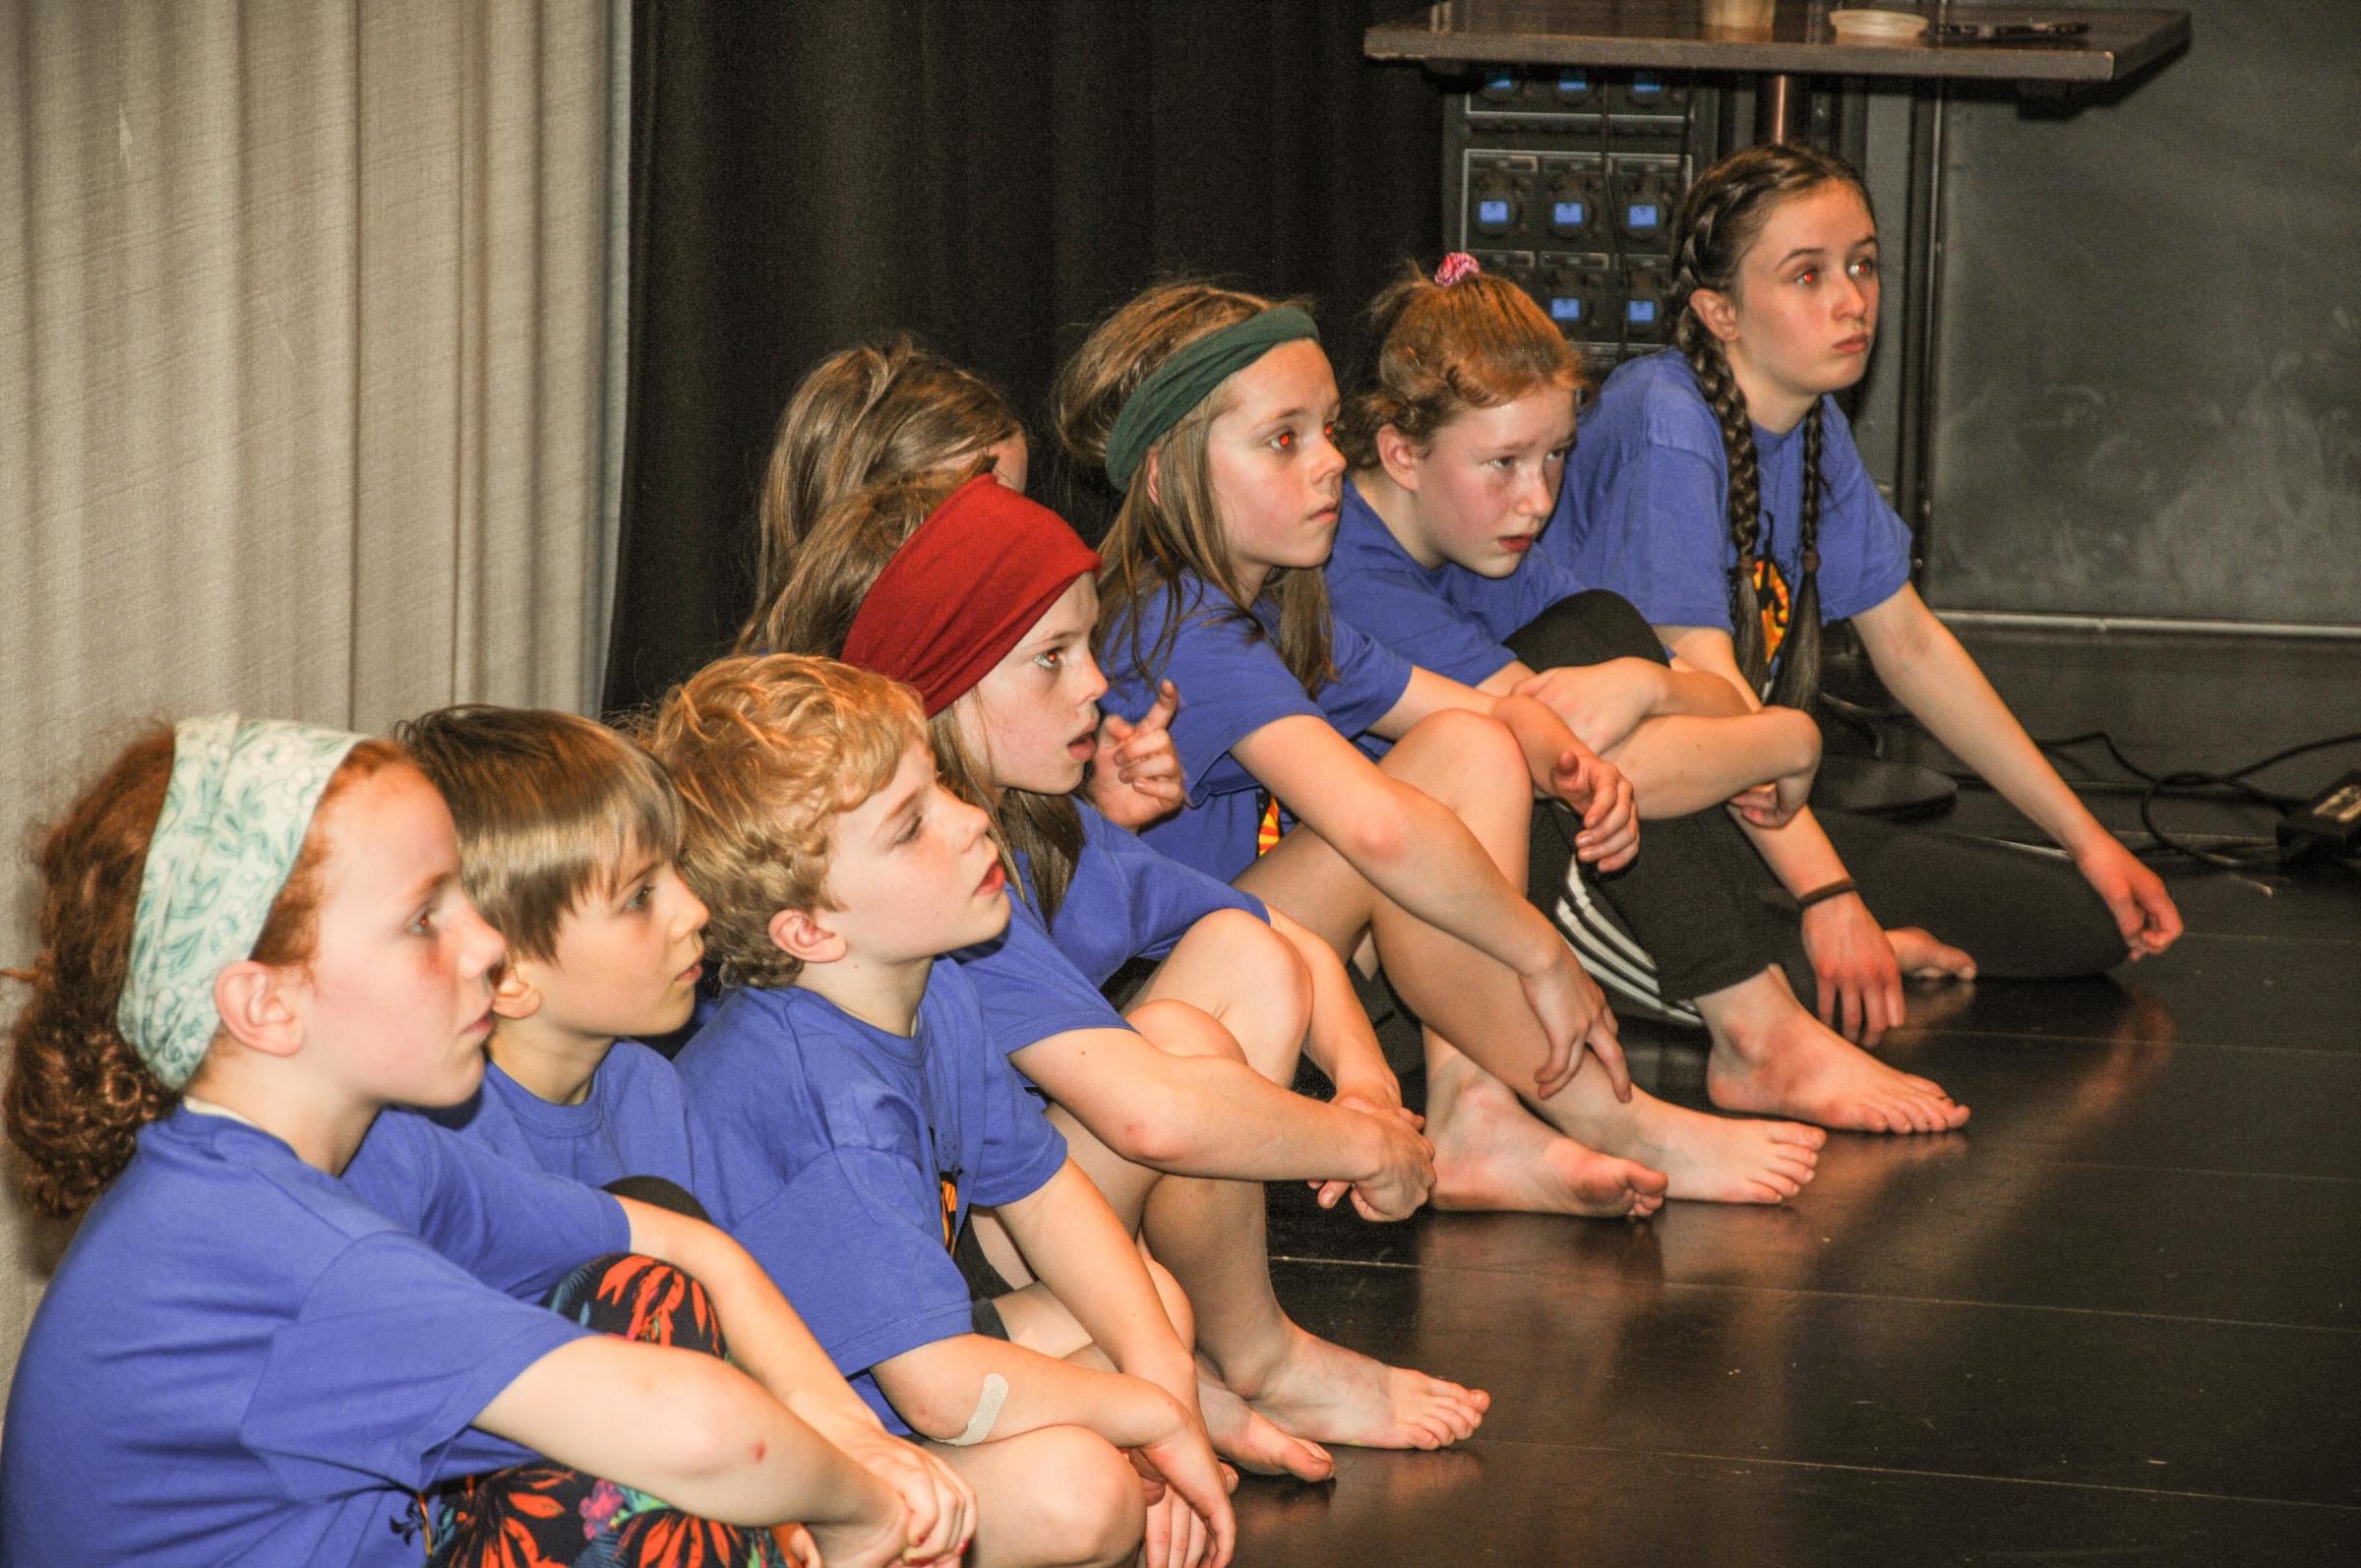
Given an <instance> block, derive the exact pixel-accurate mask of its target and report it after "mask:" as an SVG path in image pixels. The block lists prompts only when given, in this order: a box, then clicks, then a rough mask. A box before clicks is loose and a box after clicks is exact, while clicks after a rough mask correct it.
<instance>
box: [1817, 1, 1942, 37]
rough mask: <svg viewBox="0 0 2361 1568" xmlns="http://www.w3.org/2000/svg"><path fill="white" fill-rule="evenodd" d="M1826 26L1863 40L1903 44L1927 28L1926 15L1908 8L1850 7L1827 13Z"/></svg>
mask: <svg viewBox="0 0 2361 1568" xmlns="http://www.w3.org/2000/svg"><path fill="white" fill-rule="evenodd" d="M1828 25H1829V26H1830V27H1832V28H1834V29H1836V30H1838V31H1839V32H1841V33H1844V34H1845V35H1846V36H1847V37H1849V38H1853V39H1856V40H1858V41H1860V42H1863V43H1903V42H1907V40H1909V39H1911V38H1915V37H1916V36H1918V34H1920V33H1922V32H1924V31H1925V30H1926V18H1924V17H1922V16H1917V15H1915V14H1913V13H1911V12H1908V11H1875V10H1868V9H1863V8H1859V7H1851V8H1847V9H1846V10H1842V11H1831V12H1830V13H1829V14H1828Z"/></svg>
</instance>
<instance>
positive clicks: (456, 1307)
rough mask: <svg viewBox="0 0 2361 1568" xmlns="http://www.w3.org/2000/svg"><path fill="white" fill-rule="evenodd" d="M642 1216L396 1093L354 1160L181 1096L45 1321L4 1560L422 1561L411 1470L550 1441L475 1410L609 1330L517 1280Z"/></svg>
mask: <svg viewBox="0 0 2361 1568" xmlns="http://www.w3.org/2000/svg"><path fill="white" fill-rule="evenodd" d="M356 1174H357V1177H358V1179H355V1178H354V1177H355V1176H356ZM381 1204H382V1205H383V1207H382V1208H381V1207H379V1206H378V1205H381ZM628 1240H629V1228H628V1227H627V1226H626V1224H625V1222H624V1217H623V1211H622V1209H621V1207H620V1206H618V1205H617V1203H616V1201H615V1200H614V1199H613V1198H611V1197H608V1196H607V1195H606V1194H604V1193H600V1192H594V1191H592V1190H591V1189H589V1188H587V1187H583V1186H580V1185H578V1184H576V1183H574V1182H571V1181H561V1180H559V1179H557V1178H555V1177H551V1176H540V1175H537V1174H535V1173H532V1172H527V1171H522V1170H519V1169H517V1168H515V1167H514V1166H511V1165H509V1164H508V1163H507V1162H505V1161H502V1160H499V1159H496V1158H494V1157H493V1156H492V1155H490V1154H488V1153H486V1152H485V1151H483V1150H481V1149H478V1148H476V1147H474V1146H473V1145H471V1144H469V1143H467V1142H466V1141H465V1140H463V1139H460V1138H456V1137H454V1136H452V1135H451V1134H450V1133H448V1132H445V1131H444V1130H442V1129H441V1128H439V1127H435V1126H433V1125H431V1124H430V1123H428V1122H426V1121H425V1120H423V1119H422V1118H420V1117H416V1116H380V1117H378V1120H377V1123H376V1125H375V1126H374V1127H372V1128H371V1130H370V1135H369V1137H368V1139H367V1140H366V1141H365V1142H364V1143H363V1145H362V1153H361V1156H360V1157H357V1158H356V1159H355V1160H354V1162H353V1171H352V1172H348V1173H347V1178H346V1179H345V1180H338V1179H337V1178H336V1177H334V1176H329V1175H327V1174H326V1173H325V1172H321V1171H316V1170H314V1169H312V1168H311V1167H310V1166H307V1165H305V1164H304V1163H303V1162H302V1161H301V1160H299V1159H297V1158H296V1157H295V1153H294V1151H293V1150H291V1149H289V1148H288V1147H287V1145H286V1144H284V1143H282V1142H280V1141H279V1140H278V1139H277V1138H274V1137H272V1135H270V1134H269V1133H267V1132H263V1131H261V1130H259V1129H257V1128H255V1127H251V1126H248V1125H247V1124H245V1123H244V1122H240V1121H237V1120H233V1119H231V1118H229V1117H227V1116H212V1115H208V1114H204V1113H200V1112H196V1111H191V1110H188V1109H187V1108H185V1107H183V1108H181V1109H177V1110H175V1111H173V1112H172V1113H171V1114H170V1115H168V1116H164V1117H163V1118H162V1119H160V1120H158V1121H156V1122H153V1123H151V1125H149V1126H148V1127H146V1128H144V1129H142V1131H141V1133H140V1136H139V1148H138V1152H137V1153H136V1154H135V1155H134V1156H133V1158H132V1161H131V1164H130V1165H129V1166H128V1167H127V1168H126V1169H125V1170H124V1172H123V1174H122V1175H121V1176H117V1177H116V1178H115V1181H114V1184H113V1185H112V1186H110V1187H109V1188H108V1189H107V1190H106V1192H105V1193H104V1195H102V1196H101V1197H100V1198H99V1200H98V1202H97V1204H96V1205H95V1206H94V1207H93V1208H92V1209H91V1214H90V1218H89V1219H88V1220H87V1221H86V1222H85V1223H84V1224H83V1227H82V1230H81V1232H80V1234H79V1235H77V1236H75V1238H74V1244H73V1246H72V1247H70V1248H69V1249H68V1250H67V1253H66V1256H65V1260H64V1262H63V1263H62V1264H61V1265H60V1266H59V1269H58V1272H57V1278H56V1279H55V1280H54V1281H53V1282H52V1283H51V1284H50V1286H49V1291H48V1295H47V1296H46V1297H44V1298H43V1299H42V1301H41V1306H40V1310H39V1312H38V1313H36V1314H35V1315H34V1318H33V1323H32V1331H31V1333H30V1335H29V1336H28V1337H27V1339H26V1341H25V1351H24V1358H23V1359H22V1360H21V1361H20V1362H19V1363H18V1366H17V1377H16V1386H15V1387H14V1388H13V1389H12V1390H11V1391H10V1395H9V1403H8V1442H7V1445H6V1448H5V1450H4V1451H0V1521H5V1525H4V1526H0V1563H8V1564H23V1565H25V1568H33V1565H36V1564H37V1565H40V1568H50V1565H52V1564H60V1563H97V1562H106V1563H117V1562H121V1563H132V1562H136V1563H140V1564H143V1565H150V1568H172V1565H179V1564H201V1563H202V1564H226V1563H237V1564H241V1565H254V1568H270V1565H275V1564H284V1565H287V1568H296V1565H302V1564H321V1563H336V1564H347V1563H354V1564H379V1563H385V1564H392V1563H415V1562H417V1561H419V1560H420V1558H421V1556H422V1554H423V1547H422V1546H421V1545H420V1544H419V1542H418V1540H417V1538H416V1537H415V1535H414V1534H413V1535H412V1536H410V1537H409V1538H407V1539H405V1538H404V1537H403V1536H402V1535H401V1534H400V1533H399V1532H400V1531H401V1530H402V1529H403V1528H404V1527H406V1526H407V1525H408V1524H409V1522H410V1520H411V1515H412V1505H411V1497H410V1494H411V1493H412V1492H414V1491H417V1490H419V1489H421V1488H423V1487H426V1486H429V1485H432V1484H435V1483H437V1482H440V1481H443V1480H448V1479H451V1478H454V1477H458V1476H466V1475H474V1474H480V1473H482V1472H485V1471H489V1470H495V1469H499V1468H501V1467H503V1466H507V1465H514V1464H519V1463H522V1462H524V1461H526V1460H529V1459H531V1458H533V1457H534V1456H532V1455H531V1454H530V1453H528V1452H527V1451H525V1450H524V1449H521V1448H518V1447H516V1446H515V1444H513V1443H508V1442H504V1441H502V1440H501V1439H499V1438H495V1437H493V1436H491V1435H490V1434H488V1433H485V1432H482V1431H479V1430H476V1429H475V1428H473V1427H471V1426H470V1425H469V1424H468V1423H469V1422H470V1421H472V1420H473V1419H474V1418H475V1417H476V1416H477V1415H478V1414H480V1413H481V1412H482V1410H483V1408H484V1407H485V1406H486V1405H488V1404H490V1403H491V1401H492V1399H493V1397H494V1396H495V1395H497V1394H499V1393H500V1392H501V1390H502V1389H504V1388H506V1387H507V1386H508V1385H509V1384H510V1383H511V1382H512V1381H514V1380H515V1378H516V1376H517V1375H518V1374H519V1373H521V1372H522V1371H524V1369H525V1368H526V1367H528V1366H530V1365H532V1364H533V1363H534V1362H535V1361H538V1360H539V1359H540V1358H541V1357H544V1356H546V1355H548V1354H549V1353H550V1352H551V1351H554V1350H556V1349H558V1348H559V1347H560V1346H562V1345H565V1344H568V1343H570V1342H572V1341H573V1340H575V1339H578V1338H580V1337H581V1336H582V1335H583V1334H585V1333H586V1332H588V1331H587V1330H585V1329H583V1328H581V1327H579V1326H578V1325H576V1324H575V1323H572V1322H570V1321H568V1320H567V1319H565V1318H562V1317H559V1316H558V1315H557V1314H556V1313H554V1312H550V1311H547V1310H544V1309H543V1308H541V1307H539V1306H536V1305H533V1304H532V1303H531V1302H530V1301H529V1300H523V1299H518V1298H517V1297H538V1296H540V1295H543V1294H545V1293H546V1292H547V1291H548V1290H549V1289H550V1288H551V1287H553V1286H555V1285H556V1284H557V1282H558V1281H559V1280H561V1279H563V1278H564V1277H565V1276H566V1274H567V1273H569V1272H570V1271H572V1270H573V1269H574V1268H575V1266H577V1265H578V1264H581V1263H583V1262H586V1261H588V1260H589V1259H590V1258H593V1257H596V1256H599V1255H601V1254H603V1253H607V1252H615V1251H620V1250H622V1249H623V1248H624V1247H625V1246H626V1245H627V1244H628Z"/></svg>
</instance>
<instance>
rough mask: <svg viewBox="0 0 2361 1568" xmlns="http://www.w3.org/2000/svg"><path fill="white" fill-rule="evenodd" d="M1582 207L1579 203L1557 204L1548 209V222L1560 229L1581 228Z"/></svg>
mask: <svg viewBox="0 0 2361 1568" xmlns="http://www.w3.org/2000/svg"><path fill="white" fill-rule="evenodd" d="M1582 212H1583V206H1582V204H1581V203H1580V202H1558V203H1554V204H1552V205H1551V207H1550V209H1549V221H1550V222H1552V223H1555V224H1557V225H1558V226H1559V227H1560V228H1580V227H1582Z"/></svg>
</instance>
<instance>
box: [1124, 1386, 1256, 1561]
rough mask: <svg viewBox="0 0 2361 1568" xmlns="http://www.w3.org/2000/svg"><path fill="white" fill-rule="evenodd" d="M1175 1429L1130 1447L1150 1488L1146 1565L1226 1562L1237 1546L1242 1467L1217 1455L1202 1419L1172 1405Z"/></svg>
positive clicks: (1133, 1461)
mask: <svg viewBox="0 0 2361 1568" xmlns="http://www.w3.org/2000/svg"><path fill="white" fill-rule="evenodd" d="M1174 1415H1175V1416H1176V1417H1178V1419H1177V1421H1176V1424H1175V1427H1174V1430H1173V1432H1172V1435H1170V1436H1169V1437H1165V1438H1163V1439H1160V1440H1159V1441H1157V1442H1153V1443H1148V1444H1145V1445H1143V1446H1141V1447H1139V1448H1135V1449H1132V1450H1130V1451H1129V1458H1130V1460H1131V1466H1132V1468H1133V1469H1134V1470H1136V1471H1138V1472H1139V1476H1140V1480H1141V1482H1142V1484H1143V1485H1144V1486H1145V1487H1146V1488H1147V1497H1148V1532H1147V1540H1146V1542H1145V1544H1144V1545H1143V1547H1142V1549H1141V1553H1140V1563H1141V1565H1142V1568H1197V1565H1200V1564H1201V1565H1202V1568H1228V1564H1229V1561H1230V1554H1231V1553H1232V1552H1233V1551H1234V1550H1236V1549H1237V1546H1238V1516H1237V1515H1236V1514H1235V1513H1233V1512H1232V1511H1231V1508H1230V1491H1231V1488H1232V1487H1234V1486H1236V1485H1237V1484H1238V1472H1236V1471H1234V1470H1232V1469H1231V1468H1230V1467H1229V1466H1227V1465H1225V1464H1223V1463H1222V1462H1221V1461H1220V1460H1218V1459H1216V1458H1214V1457H1213V1443H1212V1441H1211V1440H1210V1439H1209V1438H1208V1437H1207V1436H1206V1435H1205V1427H1204V1423H1203V1422H1201V1421H1199V1420H1197V1419H1196V1418H1195V1417H1191V1416H1189V1415H1187V1414H1186V1413H1185V1412H1184V1411H1182V1410H1181V1408H1180V1406H1179V1404H1178V1402H1176V1403H1175V1406H1174Z"/></svg>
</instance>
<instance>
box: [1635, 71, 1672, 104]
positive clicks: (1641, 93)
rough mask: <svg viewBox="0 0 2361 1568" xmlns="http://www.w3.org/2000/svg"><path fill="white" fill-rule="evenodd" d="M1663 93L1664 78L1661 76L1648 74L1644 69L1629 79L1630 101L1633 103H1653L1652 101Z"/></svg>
mask: <svg viewBox="0 0 2361 1568" xmlns="http://www.w3.org/2000/svg"><path fill="white" fill-rule="evenodd" d="M1664 95H1665V80H1664V78H1662V77H1655V76H1650V75H1648V74H1647V73H1646V72H1644V71H1643V72H1642V73H1640V74H1639V75H1638V76H1635V77H1633V78H1632V79H1631V101H1632V102H1634V103H1654V102H1655V101H1656V100H1657V99H1658V98H1661V97H1663V96H1664Z"/></svg>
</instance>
